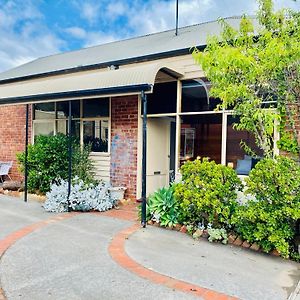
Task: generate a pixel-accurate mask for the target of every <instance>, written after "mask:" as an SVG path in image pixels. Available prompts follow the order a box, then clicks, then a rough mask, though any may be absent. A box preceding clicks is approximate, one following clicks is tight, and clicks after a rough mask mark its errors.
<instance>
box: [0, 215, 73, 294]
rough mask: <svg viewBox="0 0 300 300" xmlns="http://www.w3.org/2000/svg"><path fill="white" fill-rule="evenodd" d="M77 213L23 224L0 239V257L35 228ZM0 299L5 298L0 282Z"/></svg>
mask: <svg viewBox="0 0 300 300" xmlns="http://www.w3.org/2000/svg"><path fill="white" fill-rule="evenodd" d="M77 214H78V213H77V212H71V213H66V214H63V215H58V216H55V217H52V218H49V219H47V220H44V221H40V222H37V223H33V224H31V225H28V226H25V227H23V228H21V229H20V230H17V231H15V232H13V233H11V234H9V235H8V236H6V237H5V238H4V239H2V240H0V259H1V258H2V256H3V255H4V253H5V251H6V250H7V249H8V248H9V247H11V246H12V245H13V244H14V243H15V242H17V241H18V240H20V239H21V238H23V237H24V236H26V235H28V234H30V233H32V232H34V231H35V230H37V229H40V228H43V227H45V226H47V225H48V224H52V223H56V222H60V221H63V220H66V219H69V218H72V217H73V216H75V215H77ZM0 300H6V297H5V293H4V291H3V289H2V288H1V282H0Z"/></svg>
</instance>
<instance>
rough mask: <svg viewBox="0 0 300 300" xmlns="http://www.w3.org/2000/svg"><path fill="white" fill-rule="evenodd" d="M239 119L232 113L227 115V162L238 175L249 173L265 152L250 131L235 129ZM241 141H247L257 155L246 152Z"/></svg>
mask: <svg viewBox="0 0 300 300" xmlns="http://www.w3.org/2000/svg"><path fill="white" fill-rule="evenodd" d="M238 121H239V120H238V118H237V117H234V116H231V115H230V116H228V117H227V141H226V142H227V145H226V164H227V165H228V166H230V167H232V168H234V169H235V170H236V172H237V174H238V175H248V174H249V172H250V170H251V169H252V168H253V167H254V166H255V164H256V163H257V162H258V161H259V160H260V159H261V158H262V156H263V152H262V150H260V149H259V148H258V147H257V146H256V143H255V138H254V136H253V135H252V134H251V133H250V132H248V131H245V130H235V129H234V124H235V123H237V122H238ZM241 141H243V142H245V143H246V144H247V145H248V146H249V147H250V148H251V149H252V150H253V151H254V152H255V155H251V154H249V153H248V154H247V153H245V151H244V149H243V148H242V147H241Z"/></svg>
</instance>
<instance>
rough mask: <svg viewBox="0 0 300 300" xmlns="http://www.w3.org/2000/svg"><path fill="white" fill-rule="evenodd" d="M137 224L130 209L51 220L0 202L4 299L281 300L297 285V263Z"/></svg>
mask: <svg viewBox="0 0 300 300" xmlns="http://www.w3.org/2000/svg"><path fill="white" fill-rule="evenodd" d="M134 219H135V213H133V211H132V208H126V207H124V208H123V209H120V210H111V211H109V212H106V213H81V214H80V213H79V214H49V213H45V212H44V210H43V209H42V208H41V204H39V203H36V202H31V203H23V202H22V201H20V200H19V199H15V198H11V197H5V196H0V299H1V288H2V289H3V291H4V294H5V298H6V299H8V300H10V299H30V300H35V299H36V300H39V299H199V298H200V299H207V300H210V299H215V300H217V299H234V298H231V297H230V296H235V297H236V298H241V299H278V300H279V299H286V298H287V296H288V294H289V293H290V292H291V291H292V290H293V289H295V286H296V282H297V280H299V265H298V264H296V263H292V262H289V261H284V260H281V259H278V258H271V257H268V256H266V255H261V254H257V253H252V252H249V251H246V250H242V249H239V248H230V247H229V246H228V247H226V246H222V245H218V244H209V243H208V242H205V241H201V242H194V241H193V240H192V239H191V238H189V237H188V236H186V235H184V234H181V233H178V232H174V231H168V230H163V229H159V228H155V227H147V228H146V229H140V228H139V226H138V225H136V222H135V220H134ZM128 228H129V229H128ZM227 295H228V296H227ZM2 297H3V298H4V295H2ZM5 298H4V299H5Z"/></svg>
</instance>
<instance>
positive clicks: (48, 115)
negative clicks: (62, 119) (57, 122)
mask: <svg viewBox="0 0 300 300" xmlns="http://www.w3.org/2000/svg"><path fill="white" fill-rule="evenodd" d="M33 107H34V119H35V120H41V119H55V105H54V102H50V103H38V104H34V106H33Z"/></svg>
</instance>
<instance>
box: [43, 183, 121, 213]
mask: <svg viewBox="0 0 300 300" xmlns="http://www.w3.org/2000/svg"><path fill="white" fill-rule="evenodd" d="M56 182H57V183H53V184H52V185H51V187H50V191H49V192H48V193H47V194H46V201H45V204H44V208H45V210H46V211H48V212H67V211H68V208H69V207H70V209H71V210H73V211H91V210H96V211H106V210H109V209H111V208H113V207H114V205H115V204H116V200H114V199H112V198H111V197H110V193H109V187H110V185H109V183H108V182H105V181H100V182H98V183H97V184H85V183H84V182H83V180H81V179H79V178H78V177H75V178H74V179H73V181H72V185H71V193H70V197H69V199H68V181H67V180H63V179H58V180H56Z"/></svg>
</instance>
